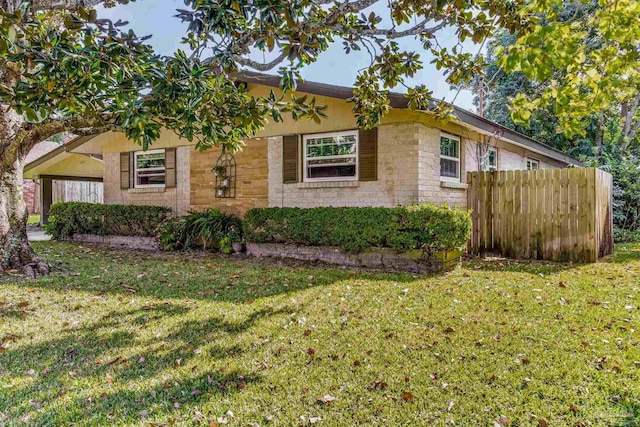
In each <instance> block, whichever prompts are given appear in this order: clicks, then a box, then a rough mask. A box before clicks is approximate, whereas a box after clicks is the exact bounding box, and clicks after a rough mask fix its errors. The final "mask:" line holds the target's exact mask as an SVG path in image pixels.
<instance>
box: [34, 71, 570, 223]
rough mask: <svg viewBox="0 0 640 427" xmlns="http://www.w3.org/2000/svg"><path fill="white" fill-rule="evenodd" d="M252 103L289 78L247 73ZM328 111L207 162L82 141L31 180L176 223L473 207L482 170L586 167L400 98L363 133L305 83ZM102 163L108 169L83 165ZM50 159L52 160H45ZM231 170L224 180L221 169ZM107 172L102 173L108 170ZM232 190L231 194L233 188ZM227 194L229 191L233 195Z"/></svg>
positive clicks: (491, 126) (499, 130)
mask: <svg viewBox="0 0 640 427" xmlns="http://www.w3.org/2000/svg"><path fill="white" fill-rule="evenodd" d="M239 80H241V81H243V82H245V83H246V84H247V85H248V89H249V91H250V93H251V94H254V95H258V96H266V95H268V94H269V91H271V90H274V91H277V90H278V89H277V88H278V84H279V78H278V77H277V76H269V75H264V74H259V73H252V72H242V73H241V74H240V75H239ZM298 93H299V94H309V95H310V96H313V97H315V98H316V102H317V103H318V104H321V105H326V106H327V111H326V113H327V115H328V118H326V119H324V120H322V122H321V123H320V124H318V123H315V122H313V121H310V120H298V121H294V120H292V119H288V118H287V119H285V121H284V122H283V123H268V124H267V125H266V127H265V129H263V130H262V131H261V132H259V133H258V134H257V135H256V137H255V138H254V139H252V140H249V141H246V147H245V148H244V150H243V151H241V152H240V153H238V154H236V155H235V156H229V155H226V156H222V155H221V152H220V150H219V149H215V148H213V149H210V150H208V151H206V152H200V151H198V150H196V149H195V148H194V145H193V144H191V143H189V142H188V141H186V140H184V139H180V138H179V137H178V136H176V135H175V134H174V133H172V132H170V131H165V132H163V134H162V136H161V137H160V139H159V140H157V141H156V142H155V143H154V144H153V147H152V148H151V149H150V150H148V151H146V152H142V151H140V148H139V147H138V146H136V145H135V144H134V143H132V142H131V141H128V140H127V139H126V138H125V136H124V135H123V134H119V133H113V132H107V133H103V134H100V135H96V136H93V137H82V138H77V139H76V140H73V141H71V142H69V143H68V144H66V145H65V147H64V151H60V152H58V153H52V154H49V155H48V156H49V157H47V158H46V159H44V161H40V162H38V163H31V164H28V165H27V166H26V168H25V173H26V176H28V177H32V178H33V177H37V176H48V177H55V176H57V174H64V175H73V176H76V177H80V176H84V177H91V178H94V179H98V178H100V179H103V180H104V200H105V203H113V204H136V205H164V206H168V207H171V208H172V209H173V210H174V211H175V212H176V213H178V214H183V213H185V212H187V211H188V210H189V209H203V208H209V207H215V208H217V209H220V210H222V211H226V212H229V213H234V214H237V215H242V214H244V212H246V211H247V210H248V209H250V208H253V207H266V206H298V207H315V206H396V205H398V204H401V205H405V204H410V203H428V202H430V203H437V204H442V203H447V204H449V205H453V206H460V207H465V206H466V188H467V184H466V173H467V172H469V171H478V170H508V169H527V168H528V169H531V168H563V167H567V166H569V165H576V166H579V165H580V163H579V162H578V161H577V160H575V159H573V158H571V157H569V156H567V155H566V154H564V153H562V152H560V151H558V150H555V149H553V148H551V147H549V146H547V145H545V144H542V143H540V142H538V141H536V140H534V139H531V138H529V137H527V136H525V135H522V134H519V133H517V132H514V131H512V130H510V129H507V128H505V127H503V126H501V125H499V124H497V123H494V122H491V121H489V120H486V119H484V118H482V117H480V116H477V115H475V114H473V113H471V112H469V111H466V110H463V109H460V108H457V107H456V108H455V116H456V117H457V119H456V120H454V121H449V122H442V121H438V120H437V119H436V118H435V117H434V116H433V115H432V114H430V113H428V112H423V111H415V110H409V109H407V99H406V98H405V97H404V96H403V95H402V94H390V95H389V99H390V103H391V107H392V109H391V110H390V112H389V114H387V115H386V116H385V117H384V119H383V120H382V122H381V123H380V125H379V126H378V127H376V128H375V129H371V130H359V129H357V126H356V120H355V117H354V115H353V113H352V111H351V105H350V104H349V103H348V102H347V99H348V98H349V97H350V96H351V93H352V90H351V88H346V87H339V86H333V85H326V84H321V83H313V82H303V83H300V84H299V85H298ZM78 155H84V156H100V158H101V159H103V161H104V163H103V169H102V170H100V169H95V168H94V169H91V168H90V167H87V165H80V164H79V163H78V161H79V160H78V158H75V157H74V156H78ZM45 157H46V156H45ZM220 163H224V165H225V166H224V168H222V167H221V168H220V169H221V170H224V172H220V173H219V174H218V175H220V174H222V175H224V176H216V174H215V173H214V172H213V171H212V169H213V168H214V167H215V166H216V165H217V164H220ZM101 167H102V164H101ZM227 176H228V177H229V180H228V181H226V182H225V180H224V179H222V178H225V177H227ZM224 184H228V185H226V186H225V185H224Z"/></svg>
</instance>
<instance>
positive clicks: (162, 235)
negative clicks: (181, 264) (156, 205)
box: [155, 216, 185, 251]
mask: <svg viewBox="0 0 640 427" xmlns="http://www.w3.org/2000/svg"><path fill="white" fill-rule="evenodd" d="M184 224H185V217H183V216H178V217H174V218H167V219H165V220H164V221H162V222H161V223H160V225H158V228H157V229H156V236H155V237H156V241H157V242H158V247H159V248H160V249H161V250H163V251H175V250H179V249H182V247H183V243H184V242H183V241H182V240H181V239H182V236H183V234H184Z"/></svg>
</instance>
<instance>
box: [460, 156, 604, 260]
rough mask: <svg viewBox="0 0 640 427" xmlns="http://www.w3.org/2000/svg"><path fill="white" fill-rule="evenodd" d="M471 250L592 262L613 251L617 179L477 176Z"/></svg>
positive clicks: (550, 172)
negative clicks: (613, 184) (613, 191)
mask: <svg viewBox="0 0 640 427" xmlns="http://www.w3.org/2000/svg"><path fill="white" fill-rule="evenodd" d="M468 182H469V189H468V192H469V194H468V203H469V208H473V209H474V213H473V214H472V220H473V227H472V236H471V239H470V244H469V250H470V252H472V253H481V254H484V253H485V252H496V251H497V252H499V253H500V255H502V256H510V257H517V258H525V259H527V258H529V259H534V258H538V259H547V260H554V261H575V262H593V261H596V260H597V259H598V258H599V257H601V256H604V255H607V254H609V253H611V252H612V250H613V225H612V224H613V212H612V195H611V192H612V177H611V175H610V174H608V173H606V172H603V171H601V170H597V169H595V168H587V169H578V168H575V169H561V170H560V169H555V170H554V169H541V170H532V171H499V172H474V173H470V174H469V175H468Z"/></svg>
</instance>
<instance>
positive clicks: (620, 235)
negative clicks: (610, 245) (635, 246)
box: [613, 227, 640, 243]
mask: <svg viewBox="0 0 640 427" xmlns="http://www.w3.org/2000/svg"><path fill="white" fill-rule="evenodd" d="M613 240H614V241H615V242H616V243H639V242H640V231H639V230H626V229H624V228H618V227H615V228H614V229H613Z"/></svg>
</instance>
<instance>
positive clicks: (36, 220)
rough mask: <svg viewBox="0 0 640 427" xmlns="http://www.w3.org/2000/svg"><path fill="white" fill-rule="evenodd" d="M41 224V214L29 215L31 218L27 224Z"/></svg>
mask: <svg viewBox="0 0 640 427" xmlns="http://www.w3.org/2000/svg"><path fill="white" fill-rule="evenodd" d="M39 223H40V214H29V218H28V219H27V224H39Z"/></svg>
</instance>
